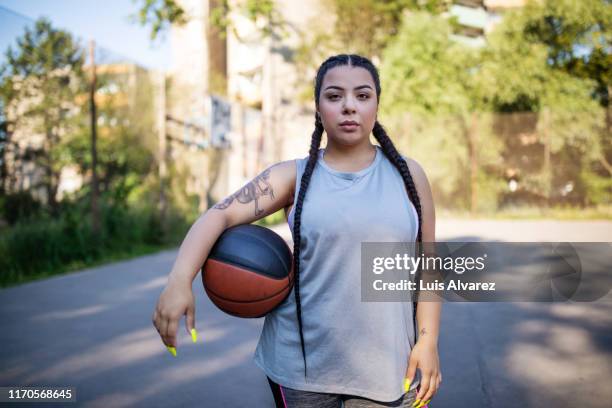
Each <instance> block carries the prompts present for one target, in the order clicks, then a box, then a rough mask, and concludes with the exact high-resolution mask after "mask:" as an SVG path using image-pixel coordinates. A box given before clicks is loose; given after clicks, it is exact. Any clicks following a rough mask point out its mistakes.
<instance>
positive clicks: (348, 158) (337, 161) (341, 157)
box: [323, 139, 376, 171]
mask: <svg viewBox="0 0 612 408" xmlns="http://www.w3.org/2000/svg"><path fill="white" fill-rule="evenodd" d="M374 157H376V147H375V146H374V145H373V144H372V143H370V141H369V140H366V141H365V143H362V144H360V145H356V146H345V145H337V144H334V143H333V142H332V141H330V140H329V139H328V141H327V146H326V147H325V154H324V156H323V159H324V160H325V163H327V164H328V165H332V166H334V167H335V168H336V169H337V170H339V171H357V170H360V169H362V168H364V167H367V166H368V165H369V164H370V163H372V162H373V161H374Z"/></svg>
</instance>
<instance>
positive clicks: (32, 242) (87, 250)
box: [0, 203, 188, 286]
mask: <svg viewBox="0 0 612 408" xmlns="http://www.w3.org/2000/svg"><path fill="white" fill-rule="evenodd" d="M101 204H102V205H101V206H100V213H101V225H100V231H99V233H98V234H94V232H93V229H92V224H91V216H90V214H89V211H88V208H87V206H82V205H79V204H75V203H73V204H71V205H65V206H64V208H63V209H62V212H61V213H60V216H59V217H57V218H52V217H50V216H48V215H44V214H40V215H38V216H37V217H34V218H29V219H26V220H22V221H18V222H17V223H15V225H13V226H12V227H10V228H9V229H7V230H4V231H3V233H2V235H0V286H6V285H7V284H10V283H15V282H20V281H24V280H28V278H32V277H33V276H38V275H45V274H54V273H59V272H62V271H65V270H67V269H70V265H73V266H74V265H78V266H80V267H83V266H86V265H89V264H92V263H95V262H99V261H101V260H104V259H107V258H108V259H112V258H114V257H117V256H119V255H129V254H130V253H133V252H134V251H137V250H138V249H139V248H143V247H145V246H149V247H161V246H165V245H170V244H176V243H177V242H178V241H179V240H180V238H181V237H182V236H183V235H184V234H185V231H186V229H187V228H188V221H187V220H186V219H184V217H182V216H181V215H180V214H178V213H176V212H169V214H168V220H167V222H166V223H165V224H166V225H167V227H165V226H164V225H162V222H161V220H160V219H159V215H158V214H157V212H156V211H155V210H154V209H152V208H146V207H145V208H138V209H135V208H127V207H125V206H118V205H109V204H107V203H101Z"/></svg>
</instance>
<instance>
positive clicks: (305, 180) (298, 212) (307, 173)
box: [293, 114, 324, 377]
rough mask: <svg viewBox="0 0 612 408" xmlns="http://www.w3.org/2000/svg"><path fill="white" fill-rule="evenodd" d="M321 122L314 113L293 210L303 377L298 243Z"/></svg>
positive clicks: (321, 126)
mask: <svg viewBox="0 0 612 408" xmlns="http://www.w3.org/2000/svg"><path fill="white" fill-rule="evenodd" d="M323 130H324V128H323V122H321V119H320V117H319V115H318V114H317V115H315V130H314V132H313V133H312V139H311V142H310V151H309V153H308V162H307V163H306V169H305V170H304V174H303V176H302V180H301V182H300V191H299V193H298V198H297V202H296V204H295V212H294V215H293V217H294V218H293V265H294V275H295V304H296V308H297V318H298V326H299V329H300V343H301V346H302V358H303V359H304V377H306V373H307V369H306V367H307V366H306V347H305V345H304V332H303V329H302V304H301V302H300V244H301V242H302V236H301V235H300V226H301V225H302V207H303V205H304V197H306V191H307V190H308V185H309V184H310V179H311V176H312V172H313V171H314V167H315V164H316V163H317V159H318V152H319V146H320V145H321V137H322V136H323Z"/></svg>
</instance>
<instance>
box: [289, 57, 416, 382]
mask: <svg viewBox="0 0 612 408" xmlns="http://www.w3.org/2000/svg"><path fill="white" fill-rule="evenodd" d="M343 65H348V66H352V67H361V68H365V69H367V70H368V71H369V72H370V74H371V75H372V79H373V80H374V84H375V87H376V98H377V100H378V101H380V92H381V89H380V79H379V76H378V70H377V69H376V67H375V66H374V64H372V62H371V61H370V60H369V59H367V58H365V57H362V56H359V55H355V54H350V55H347V54H340V55H335V56H333V57H330V58H328V59H327V60H326V61H325V62H323V64H321V66H320V67H319V69H318V71H317V76H316V79H315V88H314V97H315V105H316V107H317V112H316V113H315V130H314V132H313V133H312V139H311V142H310V151H309V157H308V162H307V164H306V169H305V170H304V174H303V175H302V180H301V182H300V189H299V193H298V197H297V202H296V204H295V212H294V221H293V238H294V244H293V264H294V273H295V303H296V307H297V318H298V326H299V329H300V342H301V345H302V357H303V359H304V376H306V374H307V370H306V368H307V366H306V348H305V346H304V333H303V331H302V307H301V303H300V244H301V236H300V225H301V218H302V208H303V203H304V198H305V197H306V192H307V191H308V185H309V184H310V178H311V176H312V172H313V171H314V168H315V164H316V163H317V159H318V151H319V146H320V144H321V137H322V136H323V130H324V128H323V122H322V121H321V117H320V116H319V114H318V110H319V96H320V95H321V86H322V85H323V78H325V74H326V73H327V71H329V70H330V69H332V68H334V67H337V66H343ZM372 133H373V134H374V137H375V138H376V140H378V143H379V144H380V146H381V148H382V150H383V152H384V154H385V156H386V157H387V158H388V159H389V161H390V162H391V163H393V165H394V166H395V167H396V168H397V170H398V171H399V173H400V174H401V176H402V178H403V179H404V185H405V186H406V191H407V193H408V197H409V199H410V200H411V201H412V203H413V204H414V207H415V208H416V211H417V214H418V217H419V230H418V233H417V242H419V243H420V242H422V238H421V224H422V222H421V220H422V217H421V202H420V200H419V196H418V193H417V190H416V187H415V185H414V181H413V180H412V176H411V175H410V170H409V169H408V164H407V163H406V160H404V158H403V157H402V156H401V155H400V154H399V152H398V151H397V149H396V148H395V146H394V145H393V142H392V141H391V139H390V138H389V136H388V135H387V132H386V131H385V128H384V127H383V126H382V125H381V124H380V123H379V122H378V121H376V123H375V124H374V129H373V130H372ZM413 322H416V301H415V302H414V308H413ZM415 328H416V323H415ZM415 335H416V330H415Z"/></svg>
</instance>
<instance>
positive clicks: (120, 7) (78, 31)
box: [0, 0, 170, 69]
mask: <svg viewBox="0 0 612 408" xmlns="http://www.w3.org/2000/svg"><path fill="white" fill-rule="evenodd" d="M142 1H143V0H137V1H136V2H135V1H134V0H104V1H94V0H0V54H1V55H0V64H1V63H2V62H4V60H5V57H4V53H5V51H6V49H7V48H8V46H9V45H14V44H15V39H16V38H17V37H18V36H20V35H21V34H22V33H23V32H24V28H25V27H26V26H27V25H31V24H33V22H34V20H36V19H37V18H38V17H41V16H45V17H47V18H48V19H49V20H51V23H52V24H53V26H54V27H56V28H62V29H65V30H67V31H69V32H71V33H72V34H73V35H75V36H76V37H77V38H80V41H81V43H82V44H84V45H86V44H87V43H88V42H89V40H90V39H94V40H95V41H96V45H97V46H100V47H102V50H101V52H100V54H101V55H100V56H101V58H102V59H104V58H117V59H122V60H123V59H126V58H127V59H129V60H131V61H134V62H136V63H138V64H139V65H142V66H145V67H148V68H156V69H167V68H168V67H169V65H170V39H169V33H166V34H165V35H162V37H161V38H159V37H158V39H156V40H155V42H152V41H151V40H150V38H149V27H142V26H140V24H138V23H135V22H131V21H130V17H129V16H130V15H131V14H134V13H136V11H137V10H138V5H139V3H141V2H142Z"/></svg>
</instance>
